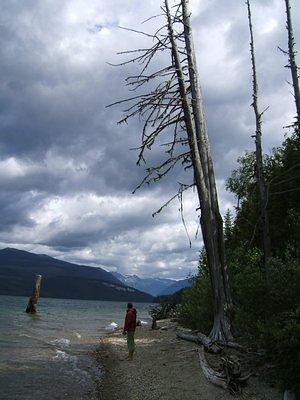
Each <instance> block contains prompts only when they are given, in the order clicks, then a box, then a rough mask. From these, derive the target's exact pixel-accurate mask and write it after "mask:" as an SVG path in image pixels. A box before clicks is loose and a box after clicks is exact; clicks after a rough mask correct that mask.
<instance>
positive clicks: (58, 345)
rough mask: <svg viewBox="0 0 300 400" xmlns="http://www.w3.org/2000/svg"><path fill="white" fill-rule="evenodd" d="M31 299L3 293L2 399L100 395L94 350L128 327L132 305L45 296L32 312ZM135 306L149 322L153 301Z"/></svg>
mask: <svg viewBox="0 0 300 400" xmlns="http://www.w3.org/2000/svg"><path fill="white" fill-rule="evenodd" d="M27 302H28V298H25V297H15V296H0V349H1V350H0V399H1V400H2V399H3V400H19V399H20V400H21V399H22V400H29V399H30V400H37V399H39V400H41V399H43V400H48V399H49V400H54V399H72V400H76V399H78V400H79V399H80V400H86V399H89V400H94V399H96V398H97V393H96V383H97V380H99V378H101V370H100V369H99V367H98V366H97V365H96V363H95V362H94V359H93V357H92V356H91V352H92V351H93V349H95V347H96V346H97V345H98V344H99V338H100V337H101V336H103V335H104V334H105V333H106V332H109V331H110V330H113V328H114V326H115V324H117V325H118V326H122V323H123V320H124V315H125V310H126V303H123V302H110V301H91V300H69V299H45V298H41V299H40V300H39V303H38V313H37V314H36V315H29V314H26V313H25V308H26V305H27ZM134 306H135V307H136V308H137V311H138V319H140V320H144V321H146V322H148V323H149V322H150V318H149V314H148V310H149V306H150V304H145V303H136V304H135V305H134ZM124 340H125V339H124Z"/></svg>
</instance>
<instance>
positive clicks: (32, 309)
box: [26, 275, 42, 314]
mask: <svg viewBox="0 0 300 400" xmlns="http://www.w3.org/2000/svg"><path fill="white" fill-rule="evenodd" d="M41 281H42V275H36V276H35V282H34V286H33V291H32V295H31V296H30V299H29V301H28V304H27V308H26V312H27V313H28V314H35V313H36V305H37V302H38V300H39V297H40V290H41Z"/></svg>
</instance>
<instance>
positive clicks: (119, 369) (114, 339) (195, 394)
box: [95, 321, 282, 400]
mask: <svg viewBox="0 0 300 400" xmlns="http://www.w3.org/2000/svg"><path fill="white" fill-rule="evenodd" d="M159 326H160V327H161V328H162V329H158V330H154V331H153V330H151V329H150V326H149V325H148V326H143V327H138V328H137V330H136V340H135V342H136V353H135V357H134V360H133V361H127V360H126V356H127V348H126V338H125V337H124V336H123V335H122V332H121V331H117V332H114V333H111V334H108V335H106V336H105V337H103V338H102V339H101V341H100V345H99V347H98V349H97V350H96V352H95V357H96V360H97V361H98V363H99V365H100V369H101V370H102V378H101V380H100V382H99V387H98V392H99V399H100V400H158V399H159V400H196V399H197V400H215V399H220V400H232V399H233V398H234V399H237V400H239V399H246V400H279V399H282V395H281V394H280V393H279V392H278V391H277V390H275V389H274V388H272V387H271V386H270V385H269V384H266V383H264V382H262V381H261V379H260V376H259V373H257V371H256V373H254V376H252V377H251V378H250V379H249V382H248V385H247V386H246V387H245V388H244V389H243V392H242V393H241V394H239V395H236V396H234V397H233V396H232V395H231V394H230V393H228V392H227V391H225V390H223V389H221V388H218V387H216V386H214V385H212V384H211V383H209V382H208V381H207V380H206V378H205V377H204V376H203V373H202V371H201V368H200V366H199V363H198V357H197V354H196V352H195V345H194V344H193V343H189V342H186V341H183V340H180V339H177V338H176V329H177V326H176V323H171V322H169V321H160V323H159Z"/></svg>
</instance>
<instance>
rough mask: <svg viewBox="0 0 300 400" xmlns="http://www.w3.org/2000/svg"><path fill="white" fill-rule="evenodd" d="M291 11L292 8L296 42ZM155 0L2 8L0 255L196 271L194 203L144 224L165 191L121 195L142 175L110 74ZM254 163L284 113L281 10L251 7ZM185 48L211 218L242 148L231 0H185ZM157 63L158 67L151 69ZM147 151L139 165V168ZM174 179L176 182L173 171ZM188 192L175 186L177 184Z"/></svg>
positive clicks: (245, 109)
mask: <svg viewBox="0 0 300 400" xmlns="http://www.w3.org/2000/svg"><path fill="white" fill-rule="evenodd" d="M298 3H299V2H298V1H296V0H291V5H292V9H293V21H294V28H295V36H296V41H297V42H298V45H299V44H300V24H299V21H300V7H299V4H298ZM159 7H160V1H159V0H155V1H154V0H152V1H150V0H148V1H141V0H126V1H125V0H109V1H108V0H72V1H70V0H2V1H1V14H0V31H1V33H0V41H1V42H0V52H1V54H0V81H1V91H0V135H1V141H0V185H1V193H0V208H1V214H0V215H1V226H0V248H4V247H16V248H19V249H25V250H28V251H33V252H36V253H46V254H48V255H51V256H54V257H58V258H60V259H64V260H66V261H71V262H76V263H81V264H87V265H97V266H101V267H103V268H105V269H107V270H109V271H119V272H121V273H129V274H133V273H134V274H138V275H140V276H145V277H146V276H159V277H169V278H176V279H179V278H185V277H186V276H187V275H188V274H189V273H193V272H195V269H196V266H197V260H198V253H199V249H200V248H201V246H202V239H201V235H199V236H198V238H197V239H195V232H196V230H197V225H198V222H197V218H198V215H197V212H196V208H197V198H196V195H195V193H193V192H191V193H189V194H187V195H186V196H185V204H184V213H185V219H186V223H187V228H188V231H189V234H190V237H191V238H192V248H189V243H188V239H187V235H186V233H185V230H184V227H183V225H182V222H181V217H180V213H179V212H178V208H179V203H178V201H177V202H175V203H174V204H173V205H172V206H170V207H169V208H167V209H165V211H164V212H162V213H161V214H159V215H158V216H157V217H155V218H152V216H151V214H152V213H153V212H154V211H155V210H156V209H158V208H159V207H160V205H161V204H162V203H163V202H164V201H166V200H167V199H168V198H169V197H170V196H171V195H173V194H174V193H175V192H176V189H177V186H176V185H177V184H176V182H177V180H178V177H177V176H176V175H173V176H172V180H168V179H166V180H164V181H162V182H161V183H160V184H157V185H155V186H151V187H147V188H144V189H142V190H141V191H139V192H137V193H136V194H135V195H132V194H131V192H132V190H133V189H134V187H135V186H136V185H137V184H138V183H139V181H140V180H141V179H142V177H143V175H144V172H145V168H144V167H137V166H136V158H137V154H136V152H134V151H130V150H129V149H130V148H132V147H136V146H137V145H138V143H139V137H140V136H139V134H140V128H141V126H140V125H139V121H138V120H132V121H130V122H129V124H128V125H117V121H118V119H120V118H122V110H121V109H122V107H121V106H120V107H116V108H114V109H107V108H105V105H107V104H109V103H112V102H113V101H115V100H118V99H120V98H125V97H126V96H128V92H127V89H126V87H125V85H124V78H125V77H126V76H127V75H129V74H130V73H131V72H132V71H131V69H132V68H133V66H131V65H129V66H128V67H126V68H120V69H118V68H114V67H111V66H109V65H108V64H107V62H116V61H121V60H122V58H120V56H117V55H116V53H117V52H118V51H122V50H127V49H133V48H135V47H143V46H145V45H147V43H148V42H145V39H144V38H143V37H141V36H137V35H135V34H133V33H131V32H127V31H124V30H120V29H119V28H118V26H123V27H130V28H136V29H143V30H147V31H148V32H151V31H152V30H153V29H154V26H153V24H157V23H158V21H157V20H151V22H148V23H147V24H144V25H141V22H142V21H144V20H145V19H146V18H148V17H150V16H152V15H155V14H158V13H159V12H160V9H159ZM252 7H253V23H254V33H255V38H256V43H255V44H256V50H257V52H256V56H257V69H258V79H259V82H260V92H261V99H260V101H261V107H262V108H265V107H267V106H270V108H269V110H268V112H267V113H266V114H265V116H264V128H263V131H264V132H263V135H264V138H263V142H264V150H265V152H270V151H271V149H272V147H274V146H277V145H280V144H281V142H282V140H283V137H284V133H285V130H284V129H282V127H283V126H285V125H288V124H290V123H291V121H292V119H293V116H294V115H295V111H294V110H295V108H294V103H293V98H292V96H291V94H290V87H289V86H288V84H287V82H286V81H287V80H288V81H289V80H290V75H289V70H287V69H285V68H284V65H285V64H286V63H287V60H286V59H285V57H284V56H283V55H282V54H281V53H280V52H279V51H278V50H277V46H281V47H283V48H286V47H287V37H286V30H285V13H284V0H252ZM191 8H192V23H193V28H194V37H195V46H196V50H197V60H198V67H199V72H200V80H201V84H202V89H203V95H204V103H205V108H206V114H207V123H208V129H209V135H210V140H211V147H212V151H213V158H214V162H215V169H216V175H217V180H218V188H219V197H220V207H221V210H222V213H223V214H224V213H225V212H226V210H227V209H228V208H231V209H233V205H234V201H235V200H234V198H233V197H232V196H231V195H230V193H227V192H226V191H225V181H226V178H227V177H228V176H229V175H230V171H231V170H232V169H233V168H234V167H235V166H236V159H237V157H238V156H240V155H242V154H243V152H244V151H245V150H246V149H253V146H254V144H253V139H251V135H252V134H253V132H254V117H253V111H252V109H251V108H250V103H251V66H250V57H249V32H248V25H247V13H246V6H245V2H244V0H194V1H191ZM157 62H158V63H159V62H162V61H159V60H158V61H157ZM157 157H159V153H158V149H157V150H155V151H154V152H153V154H149V155H148V161H149V162H150V163H151V160H152V161H153V160H154V159H156V158H157ZM178 173H179V174H180V177H181V178H182V173H180V171H179V172H178ZM186 179H187V180H188V176H187V177H186Z"/></svg>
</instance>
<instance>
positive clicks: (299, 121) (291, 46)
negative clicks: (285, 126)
mask: <svg viewBox="0 0 300 400" xmlns="http://www.w3.org/2000/svg"><path fill="white" fill-rule="evenodd" d="M285 6H286V16H287V18H286V28H287V31H288V56H289V65H288V67H289V68H290V69H291V74H292V81H293V88H294V98H295V104H296V110H297V117H296V132H297V134H298V136H299V135H300V88H299V76H298V66H297V62H296V50H295V37H294V31H293V24H292V17H291V6H290V0H285Z"/></svg>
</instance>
